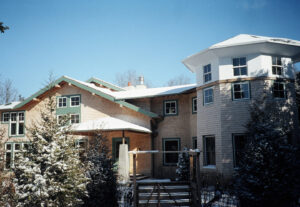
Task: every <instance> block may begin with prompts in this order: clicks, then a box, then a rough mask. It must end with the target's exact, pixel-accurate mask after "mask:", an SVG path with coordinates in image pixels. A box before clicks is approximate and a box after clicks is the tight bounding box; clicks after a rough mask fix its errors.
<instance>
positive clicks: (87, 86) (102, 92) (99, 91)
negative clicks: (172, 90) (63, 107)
mask: <svg viewBox="0 0 300 207" xmlns="http://www.w3.org/2000/svg"><path fill="white" fill-rule="evenodd" d="M61 82H66V83H70V84H72V85H74V86H76V87H78V88H81V89H83V90H86V91H89V92H90V93H94V94H95V95H98V96H101V97H103V98H105V99H107V100H110V101H112V102H115V103H118V104H120V105H123V106H125V107H127V108H129V109H131V110H134V111H137V112H140V113H142V114H144V115H146V116H149V117H151V118H154V117H158V115H157V114H155V113H153V112H150V111H147V110H144V109H142V108H140V107H138V106H135V105H133V104H130V103H127V102H124V101H118V100H115V97H114V96H113V92H112V91H111V90H109V89H107V88H100V87H97V86H95V85H94V84H92V83H86V82H83V81H79V80H76V79H73V78H70V77H67V76H62V77H61V78H59V79H57V80H56V81H55V82H54V83H52V84H51V86H46V87H45V88H43V89H41V90H39V91H38V92H36V93H35V94H33V95H32V96H30V97H29V98H27V99H25V100H24V101H22V102H20V103H19V104H17V105H15V106H14V107H13V108H12V109H17V108H21V107H23V106H25V105H26V104H28V103H29V102H31V101H32V100H33V99H34V98H38V97H39V96H40V95H42V94H44V93H45V92H47V91H48V90H49V89H51V88H53V87H55V85H58V84H59V83H61ZM0 109H1V108H0Z"/></svg>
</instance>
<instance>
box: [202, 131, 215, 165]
mask: <svg viewBox="0 0 300 207" xmlns="http://www.w3.org/2000/svg"><path fill="white" fill-rule="evenodd" d="M203 152H204V165H205V166H207V165H216V151H215V137H214V136H203Z"/></svg>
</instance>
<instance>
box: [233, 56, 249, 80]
mask: <svg viewBox="0 0 300 207" xmlns="http://www.w3.org/2000/svg"><path fill="white" fill-rule="evenodd" d="M232 65H233V75H234V76H240V75H247V62H246V58H245V57H240V58H233V59H232Z"/></svg>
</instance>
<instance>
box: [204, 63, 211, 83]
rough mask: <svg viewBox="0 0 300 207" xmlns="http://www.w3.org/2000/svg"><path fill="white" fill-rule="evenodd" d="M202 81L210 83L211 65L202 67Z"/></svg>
mask: <svg viewBox="0 0 300 207" xmlns="http://www.w3.org/2000/svg"><path fill="white" fill-rule="evenodd" d="M203 80H204V83H206V82H208V81H211V65H210V64H208V65H205V66H204V67H203Z"/></svg>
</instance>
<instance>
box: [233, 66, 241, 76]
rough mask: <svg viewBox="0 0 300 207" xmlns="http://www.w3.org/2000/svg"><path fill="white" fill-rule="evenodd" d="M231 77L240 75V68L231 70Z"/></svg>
mask: <svg viewBox="0 0 300 207" xmlns="http://www.w3.org/2000/svg"><path fill="white" fill-rule="evenodd" d="M233 75H234V76H237V75H240V68H233Z"/></svg>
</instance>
